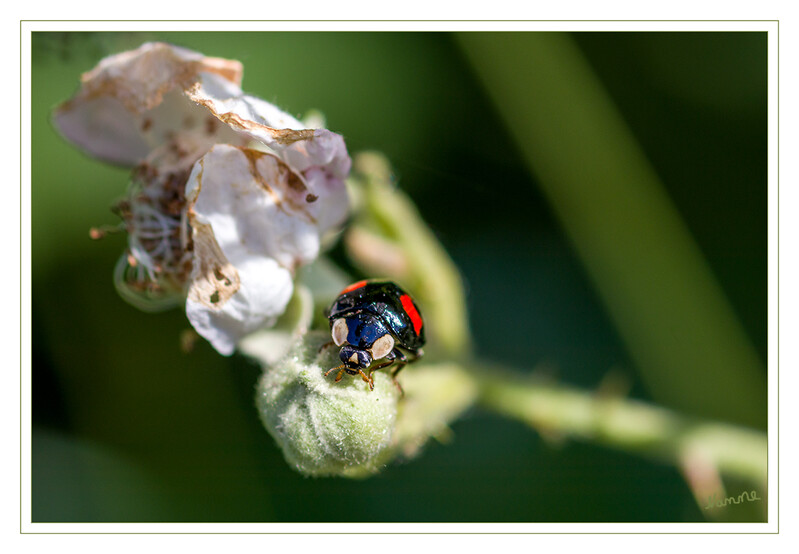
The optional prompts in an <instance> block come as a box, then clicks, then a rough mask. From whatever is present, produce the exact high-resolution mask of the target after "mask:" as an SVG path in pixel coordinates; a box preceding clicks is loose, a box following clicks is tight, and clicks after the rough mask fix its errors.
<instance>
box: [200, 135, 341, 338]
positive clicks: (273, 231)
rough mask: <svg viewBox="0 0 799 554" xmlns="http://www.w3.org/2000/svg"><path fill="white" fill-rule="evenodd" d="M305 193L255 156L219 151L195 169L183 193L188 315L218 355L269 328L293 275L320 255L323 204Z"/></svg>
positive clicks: (274, 163) (275, 162) (273, 162)
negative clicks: (189, 246)
mask: <svg viewBox="0 0 799 554" xmlns="http://www.w3.org/2000/svg"><path fill="white" fill-rule="evenodd" d="M308 194H309V193H308V190H307V187H306V185H305V184H304V183H303V182H302V180H301V179H300V177H299V176H297V174H296V173H294V172H293V171H292V170H291V169H290V168H289V167H288V166H287V165H286V164H285V163H283V162H282V161H281V160H280V159H279V158H277V157H276V156H274V155H271V154H268V153H266V152H261V151H259V150H252V149H248V148H241V147H234V146H230V145H217V146H215V147H214V148H213V149H211V150H210V151H209V152H208V153H207V154H206V155H205V156H203V157H202V158H201V159H200V161H199V162H197V164H196V165H195V168H194V171H193V172H192V174H191V176H190V177H189V180H188V183H187V186H186V199H187V203H188V217H189V224H190V226H191V228H192V237H193V240H194V245H195V247H194V263H193V271H192V279H191V281H192V282H191V285H190V288H189V299H188V301H187V314H188V315H189V319H190V320H191V322H192V324H193V325H194V326H195V328H196V329H197V331H198V332H199V333H200V334H201V335H203V336H204V337H206V338H207V339H208V340H210V341H211V342H212V344H214V346H216V347H217V349H218V350H220V352H222V353H226V351H227V350H229V348H228V347H229V344H228V343H235V341H236V339H238V338H242V337H243V336H244V335H245V334H246V333H249V332H251V331H253V330H254V329H256V328H258V327H259V326H262V325H269V324H271V323H272V322H273V320H274V317H275V316H276V315H279V314H280V313H282V312H283V310H284V309H285V306H286V303H287V302H288V300H289V297H290V296H291V290H292V289H291V276H292V272H293V270H294V269H295V268H296V267H297V266H299V265H302V264H305V263H308V262H310V261H312V260H313V259H315V258H316V256H317V255H318V252H319V245H320V231H319V227H318V221H317V216H318V215H324V212H325V209H326V206H327V204H326V203H325V202H319V203H317V202H316V201H313V202H309V201H308ZM337 195H340V196H344V197H345V198H346V191H344V190H343V189H342V190H341V191H338V192H337V194H333V195H330V194H328V196H331V198H332V199H333V202H332V203H331V206H337V205H340V204H341V201H339V200H337V198H336V196H337ZM237 279H238V283H237ZM272 288H275V289H276V290H272ZM214 333H218V334H221V335H222V337H223V338H219V337H218V336H214ZM215 341H216V342H215ZM225 341H227V342H225ZM217 343H220V344H221V345H222V348H219V347H218V346H217Z"/></svg>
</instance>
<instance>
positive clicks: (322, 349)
mask: <svg viewBox="0 0 799 554" xmlns="http://www.w3.org/2000/svg"><path fill="white" fill-rule="evenodd" d="M334 344H336V343H335V342H333V341H332V340H329V341H327V342H326V343H324V344H323V345H322V346H320V347H319V350H317V351H316V353H317V354H321V353H322V351H324V350H327V349H328V348H330V347H331V346H333V345H334Z"/></svg>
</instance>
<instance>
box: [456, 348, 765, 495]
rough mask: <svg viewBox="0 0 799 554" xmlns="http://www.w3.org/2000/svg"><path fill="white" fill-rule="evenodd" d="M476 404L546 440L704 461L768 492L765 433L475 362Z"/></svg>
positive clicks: (657, 457)
mask: <svg viewBox="0 0 799 554" xmlns="http://www.w3.org/2000/svg"><path fill="white" fill-rule="evenodd" d="M469 373H470V374H471V376H472V378H473V379H475V380H476V381H477V383H478V387H479V389H480V391H481V392H480V396H479V399H478V403H479V404H481V405H482V406H483V407H485V408H487V409H489V410H491V411H493V412H496V413H499V414H502V415H505V416H508V417H512V418H514V419H518V420H521V421H523V422H524V423H526V424H528V425H530V426H532V427H533V428H535V429H536V430H538V431H539V432H541V433H542V434H543V435H544V436H553V435H554V436H556V437H564V438H574V439H578V440H582V441H586V442H591V443H595V444H600V445H603V446H608V447H611V448H616V449H619V450H622V451H625V452H629V453H632V454H637V455H641V456H644V457H647V458H650V459H655V460H660V461H662V462H666V463H670V464H675V465H677V466H678V467H681V466H682V464H684V463H685V461H686V460H690V459H691V457H697V456H699V457H701V459H702V460H703V462H705V463H707V464H709V465H710V466H712V467H714V468H715V469H716V470H718V472H719V473H720V474H721V475H723V476H726V477H733V478H739V479H743V480H745V481H746V482H748V483H750V484H753V485H756V486H758V487H765V483H766V474H767V443H766V436H765V434H764V433H761V432H759V431H754V430H751V429H747V428H743V427H739V426H736V425H731V424H727V423H720V422H714V421H708V420H702V419H695V418H688V417H685V416H682V415H680V414H678V413H676V412H673V411H671V410H668V409H665V408H662V407H658V406H653V405H651V404H647V403H645V402H641V401H637V400H632V399H629V398H623V397H618V396H606V395H604V396H603V395H601V394H598V393H596V394H594V393H590V392H586V391H581V390H579V389H575V388H572V387H568V386H564V385H557V384H552V383H545V382H540V381H535V380H533V379H531V378H529V377H525V376H520V375H518V373H513V372H510V371H507V370H503V369H496V368H492V367H489V366H486V365H485V364H476V365H474V366H472V367H471V368H470V372H469Z"/></svg>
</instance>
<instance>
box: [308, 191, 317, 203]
mask: <svg viewBox="0 0 799 554" xmlns="http://www.w3.org/2000/svg"><path fill="white" fill-rule="evenodd" d="M317 200H319V197H318V196H316V195H315V194H311V193H310V192H309V193H308V196H306V197H305V201H306V202H308V203H309V204H310V203H311V202H316V201H317Z"/></svg>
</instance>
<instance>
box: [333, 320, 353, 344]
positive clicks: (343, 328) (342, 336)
mask: <svg viewBox="0 0 799 554" xmlns="http://www.w3.org/2000/svg"><path fill="white" fill-rule="evenodd" d="M347 333H349V329H347V322H346V320H344V319H337V320H336V322H335V323H333V331H332V334H333V342H334V343H336V346H341V345H342V344H344V343H345V342H346V340H347Z"/></svg>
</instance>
